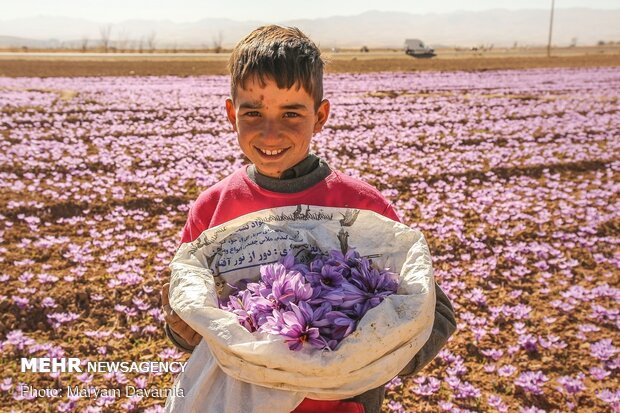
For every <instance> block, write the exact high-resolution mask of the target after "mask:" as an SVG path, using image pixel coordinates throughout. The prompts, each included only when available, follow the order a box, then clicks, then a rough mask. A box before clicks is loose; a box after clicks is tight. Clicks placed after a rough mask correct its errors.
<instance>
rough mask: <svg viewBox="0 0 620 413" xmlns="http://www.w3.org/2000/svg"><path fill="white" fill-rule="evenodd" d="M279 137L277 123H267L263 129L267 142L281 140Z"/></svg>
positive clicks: (270, 121) (269, 121)
mask: <svg viewBox="0 0 620 413" xmlns="http://www.w3.org/2000/svg"><path fill="white" fill-rule="evenodd" d="M279 135H280V128H279V127H278V125H277V123H276V122H274V121H272V120H268V121H266V122H265V126H264V129H263V136H264V138H265V139H267V140H272V139H273V140H276V139H279Z"/></svg>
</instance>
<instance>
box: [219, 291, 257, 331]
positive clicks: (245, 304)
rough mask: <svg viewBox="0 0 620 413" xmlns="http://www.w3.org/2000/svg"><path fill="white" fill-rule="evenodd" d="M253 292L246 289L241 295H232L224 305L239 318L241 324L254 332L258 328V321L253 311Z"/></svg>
mask: <svg viewBox="0 0 620 413" xmlns="http://www.w3.org/2000/svg"><path fill="white" fill-rule="evenodd" d="M252 300H253V297H252V293H251V292H250V291H249V290H244V291H241V292H240V293H239V295H233V296H230V300H229V301H228V303H227V305H226V306H225V307H224V308H225V309H226V310H228V311H230V312H231V313H233V314H235V315H236V316H237V318H238V319H239V324H241V325H242V326H243V327H245V328H246V329H247V330H248V331H249V332H254V331H256V329H257V328H258V322H257V320H256V318H255V315H254V313H253V312H252V309H251V308H252Z"/></svg>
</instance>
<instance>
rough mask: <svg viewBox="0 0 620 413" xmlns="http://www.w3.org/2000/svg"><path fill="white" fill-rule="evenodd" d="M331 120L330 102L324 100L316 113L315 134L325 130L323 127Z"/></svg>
mask: <svg viewBox="0 0 620 413" xmlns="http://www.w3.org/2000/svg"><path fill="white" fill-rule="evenodd" d="M327 118H329V100H327V99H323V101H322V102H321V104H320V105H319V108H318V109H317V111H316V122H315V123H314V133H318V132H320V131H321V130H322V129H323V125H325V122H327Z"/></svg>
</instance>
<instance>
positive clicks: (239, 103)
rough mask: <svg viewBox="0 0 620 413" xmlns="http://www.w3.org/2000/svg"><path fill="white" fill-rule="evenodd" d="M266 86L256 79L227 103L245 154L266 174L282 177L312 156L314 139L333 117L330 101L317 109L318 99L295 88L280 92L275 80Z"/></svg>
mask: <svg viewBox="0 0 620 413" xmlns="http://www.w3.org/2000/svg"><path fill="white" fill-rule="evenodd" d="M265 80H266V82H265V85H264V86H262V85H261V83H260V81H259V80H258V79H257V78H256V77H253V78H251V79H248V81H247V82H246V84H245V89H243V88H238V89H237V96H236V98H235V102H233V101H232V100H231V99H227V100H226V113H227V114H228V120H229V121H230V123H231V125H232V127H233V129H234V131H235V132H237V137H238V139H239V146H241V150H242V151H243V153H244V154H245V155H246V156H247V157H248V158H249V159H250V161H252V163H254V164H255V165H256V169H257V170H258V172H260V173H261V174H263V175H267V176H270V177H272V178H279V177H280V175H281V174H282V172H284V171H285V170H286V169H288V168H290V167H292V166H294V165H295V164H297V163H299V162H300V161H302V160H303V159H304V158H305V157H306V156H307V155H308V148H309V146H310V139H311V138H312V135H313V134H314V133H317V132H319V131H320V130H321V129H322V128H323V125H324V124H325V121H326V120H327V117H328V116H329V102H328V101H327V100H323V101H322V102H321V104H320V106H319V108H318V110H316V111H315V110H314V99H313V98H312V97H311V96H310V95H309V94H308V92H306V91H305V90H304V88H303V87H300V88H299V89H297V88H296V85H293V87H292V88H290V89H279V88H278V85H277V84H276V83H275V82H274V81H273V80H271V79H269V78H267V79H265Z"/></svg>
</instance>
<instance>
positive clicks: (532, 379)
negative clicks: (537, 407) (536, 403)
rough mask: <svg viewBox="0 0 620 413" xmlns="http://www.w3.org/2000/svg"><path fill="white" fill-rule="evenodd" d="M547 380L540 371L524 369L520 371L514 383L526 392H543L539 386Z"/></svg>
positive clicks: (537, 393)
mask: <svg viewBox="0 0 620 413" xmlns="http://www.w3.org/2000/svg"><path fill="white" fill-rule="evenodd" d="M547 381H549V379H548V378H547V376H545V375H544V374H543V372H542V371H540V370H539V371H526V372H523V373H521V375H519V377H517V379H516V380H515V381H514V383H515V384H516V385H517V386H519V387H521V388H522V389H523V390H525V391H526V392H528V393H532V394H536V395H539V394H543V390H542V388H541V386H543V385H544V384H545V382H547Z"/></svg>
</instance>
